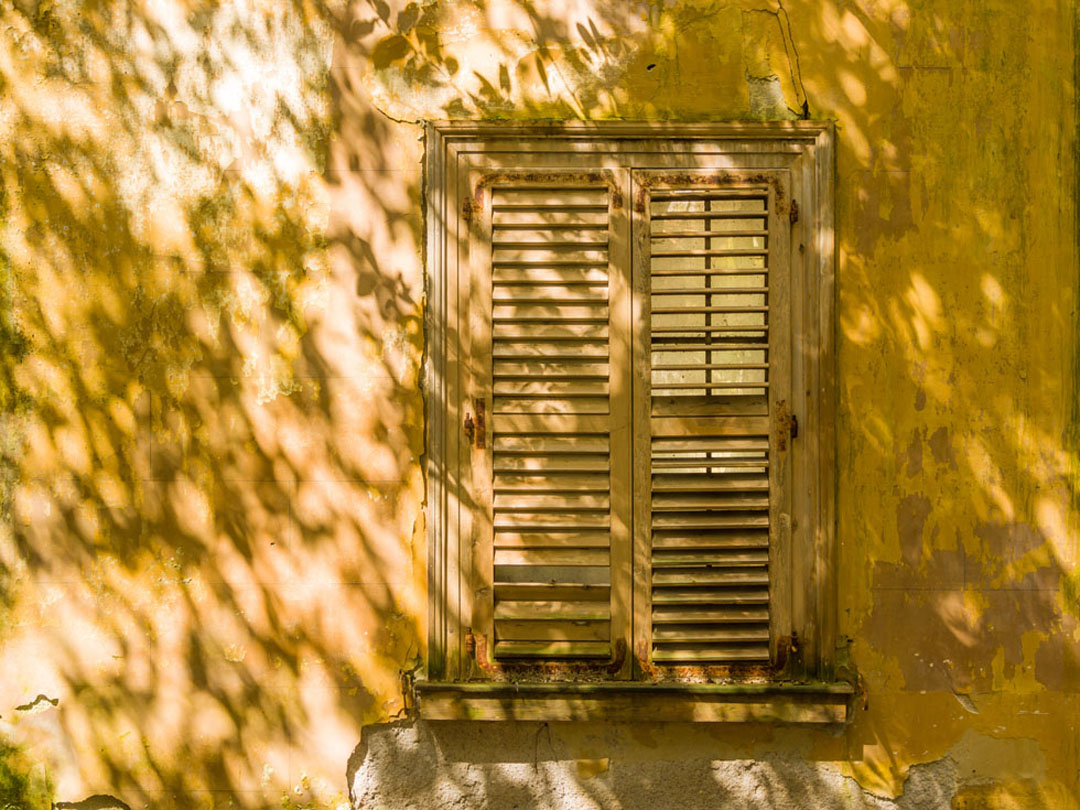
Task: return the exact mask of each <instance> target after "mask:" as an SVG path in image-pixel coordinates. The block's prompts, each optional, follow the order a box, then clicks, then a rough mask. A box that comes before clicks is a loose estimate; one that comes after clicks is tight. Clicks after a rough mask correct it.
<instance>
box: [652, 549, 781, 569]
mask: <svg viewBox="0 0 1080 810" xmlns="http://www.w3.org/2000/svg"><path fill="white" fill-rule="evenodd" d="M768 562H769V553H768V550H767V549H761V550H759V551H728V552H722V551H716V550H713V549H707V550H702V551H697V552H694V551H687V550H684V549H679V550H678V551H674V552H672V551H662V550H660V549H657V548H654V549H653V557H652V564H653V568H685V567H686V566H688V565H698V566H700V565H704V566H709V565H725V566H728V565H730V566H735V567H738V566H744V565H758V566H760V565H765V564H767V563H768Z"/></svg>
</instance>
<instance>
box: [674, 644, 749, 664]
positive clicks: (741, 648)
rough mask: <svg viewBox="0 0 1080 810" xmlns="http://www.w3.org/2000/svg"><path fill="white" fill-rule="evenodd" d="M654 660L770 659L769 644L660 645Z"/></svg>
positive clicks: (720, 660)
mask: <svg viewBox="0 0 1080 810" xmlns="http://www.w3.org/2000/svg"><path fill="white" fill-rule="evenodd" d="M653 660H654V661H672V662H676V661H677V662H680V663H696V664H703V663H714V664H719V663H726V662H743V663H748V662H751V661H760V662H762V663H764V662H766V661H768V660H769V645H768V644H754V645H741V644H740V645H735V644H732V645H724V646H709V645H707V644H703V643H698V644H685V643H684V644H679V645H673V646H670V647H668V646H658V647H656V648H655V649H654V650H653Z"/></svg>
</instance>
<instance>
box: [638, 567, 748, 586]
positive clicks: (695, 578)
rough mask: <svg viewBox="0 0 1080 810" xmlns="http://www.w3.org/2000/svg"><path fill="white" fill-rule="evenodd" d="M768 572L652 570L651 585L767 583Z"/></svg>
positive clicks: (697, 569)
mask: <svg viewBox="0 0 1080 810" xmlns="http://www.w3.org/2000/svg"><path fill="white" fill-rule="evenodd" d="M768 584H769V572H768V571H766V570H764V569H762V570H760V571H756V570H746V571H743V570H739V569H731V570H723V571H721V570H712V569H708V568H693V569H691V568H687V569H681V568H680V569H666V568H662V569H659V570H655V571H653V587H654V588H659V587H663V586H667V585H732V586H740V585H768Z"/></svg>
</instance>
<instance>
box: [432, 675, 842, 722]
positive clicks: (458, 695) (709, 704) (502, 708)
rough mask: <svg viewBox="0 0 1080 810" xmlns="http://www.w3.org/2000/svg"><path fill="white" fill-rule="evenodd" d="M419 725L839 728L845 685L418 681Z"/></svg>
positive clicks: (839, 683) (837, 683) (838, 683)
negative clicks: (828, 725) (526, 722)
mask: <svg viewBox="0 0 1080 810" xmlns="http://www.w3.org/2000/svg"><path fill="white" fill-rule="evenodd" d="M414 689H415V695H416V705H417V708H418V710H419V714H420V716H421V717H422V718H424V719H425V720H548V721H557V720H603V721H608V722H634V723H640V722H706V723H709V722H711V723H716V722H728V723H747V722H751V723H756V722H780V723H844V722H846V721H847V719H848V713H849V704H850V703H851V698H852V696H853V695H854V692H855V690H854V688H853V687H852V685H851V684H848V683H843V682H835V683H767V684H705V683H695V684H680V683H577V684H574V683H447V682H438V681H418V682H417V683H416V684H415V686H414Z"/></svg>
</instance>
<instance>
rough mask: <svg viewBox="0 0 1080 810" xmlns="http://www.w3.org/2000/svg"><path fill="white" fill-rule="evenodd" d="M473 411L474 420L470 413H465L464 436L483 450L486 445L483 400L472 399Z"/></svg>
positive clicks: (485, 421)
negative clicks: (474, 414)
mask: <svg viewBox="0 0 1080 810" xmlns="http://www.w3.org/2000/svg"><path fill="white" fill-rule="evenodd" d="M473 411H474V412H475V413H476V419H475V420H474V419H473V415H472V414H471V413H466V414H465V424H464V428H465V437H466V438H467V439H468V440H469V444H471V445H473V446H475V447H477V448H478V449H480V450H483V449H484V448H485V447H487V420H486V419H485V418H484V400H482V399H480V398H477V399H474V400H473Z"/></svg>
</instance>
